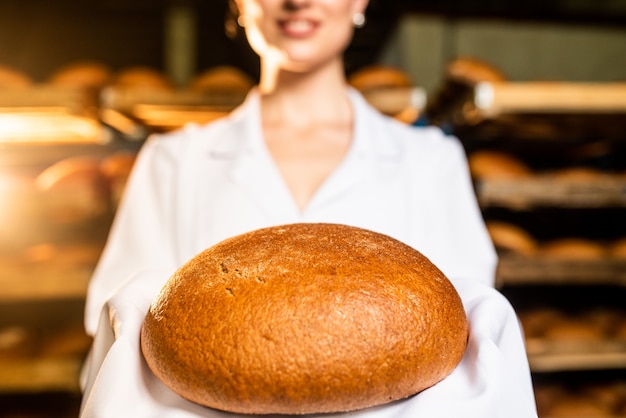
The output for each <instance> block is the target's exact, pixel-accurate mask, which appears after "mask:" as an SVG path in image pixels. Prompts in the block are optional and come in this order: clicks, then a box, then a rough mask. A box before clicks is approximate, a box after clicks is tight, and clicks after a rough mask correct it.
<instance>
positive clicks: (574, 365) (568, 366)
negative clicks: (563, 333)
mask: <svg viewBox="0 0 626 418" xmlns="http://www.w3.org/2000/svg"><path fill="white" fill-rule="evenodd" d="M526 350H527V354H528V360H529V363H530V368H531V370H532V371H533V372H555V371H571V370H599V369H626V341H594V342H575V341H549V340H545V339H539V338H536V339H534V338H533V339H528V340H527V341H526Z"/></svg>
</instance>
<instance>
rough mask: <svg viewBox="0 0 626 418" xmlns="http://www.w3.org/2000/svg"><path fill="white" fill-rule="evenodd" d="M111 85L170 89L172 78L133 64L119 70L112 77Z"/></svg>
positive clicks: (142, 88)
mask: <svg viewBox="0 0 626 418" xmlns="http://www.w3.org/2000/svg"><path fill="white" fill-rule="evenodd" d="M112 85H113V86H115V87H117V88H124V89H133V90H144V91H167V92H169V91H171V90H173V89H174V84H173V82H172V80H170V79H169V77H167V76H166V75H165V74H164V73H162V72H161V71H159V70H156V69H154V68H151V67H144V66H134V67H127V68H124V69H123V70H121V71H119V72H118V73H117V74H115V76H114V77H113V81H112Z"/></svg>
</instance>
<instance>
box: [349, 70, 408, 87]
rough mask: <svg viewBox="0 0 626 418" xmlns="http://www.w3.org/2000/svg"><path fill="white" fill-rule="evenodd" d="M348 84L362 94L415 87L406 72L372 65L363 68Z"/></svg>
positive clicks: (352, 76) (350, 78)
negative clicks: (371, 91) (376, 90)
mask: <svg viewBox="0 0 626 418" xmlns="http://www.w3.org/2000/svg"><path fill="white" fill-rule="evenodd" d="M348 84H350V85H351V86H352V87H354V88H355V89H357V90H359V91H361V92H367V91H370V90H375V89H381V88H389V87H413V85H414V83H413V80H412V79H411V77H410V76H409V75H408V74H407V73H406V72H405V71H403V70H401V69H399V68H395V67H392V66H388V65H370V66H367V67H365V68H362V69H360V70H359V71H356V72H355V73H354V74H352V75H351V76H350V77H349V78H348Z"/></svg>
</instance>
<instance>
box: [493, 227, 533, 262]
mask: <svg viewBox="0 0 626 418" xmlns="http://www.w3.org/2000/svg"><path fill="white" fill-rule="evenodd" d="M486 226H487V231H488V232H489V236H490V237H491V240H492V241H493V245H494V246H495V247H496V249H497V250H499V251H502V252H513V253H516V254H522V255H525V256H534V255H535V254H536V253H537V248H538V246H537V242H536V241H535V239H534V238H533V237H532V236H531V235H530V234H529V233H528V232H527V231H526V230H524V229H523V228H521V227H519V226H517V225H514V224H511V223H508V222H503V221H488V222H487V223H486Z"/></svg>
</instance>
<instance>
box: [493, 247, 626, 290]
mask: <svg viewBox="0 0 626 418" xmlns="http://www.w3.org/2000/svg"><path fill="white" fill-rule="evenodd" d="M496 276H497V279H496V280H497V282H498V284H499V285H503V284H527V285H530V284H567V285H571V284H596V285H598V284H602V285H605V284H609V285H621V286H626V259H618V258H610V257H604V258H597V259H592V260H590V259H588V260H576V259H563V258H553V257H547V256H536V257H525V256H521V255H517V254H503V255H501V256H500V259H499V262H498V268H497V273H496Z"/></svg>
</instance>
